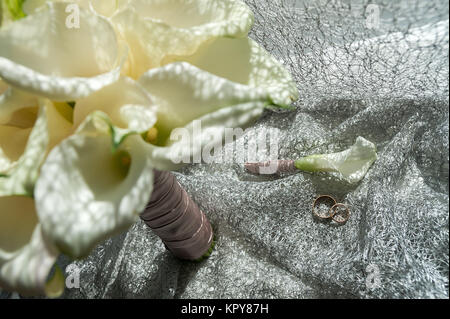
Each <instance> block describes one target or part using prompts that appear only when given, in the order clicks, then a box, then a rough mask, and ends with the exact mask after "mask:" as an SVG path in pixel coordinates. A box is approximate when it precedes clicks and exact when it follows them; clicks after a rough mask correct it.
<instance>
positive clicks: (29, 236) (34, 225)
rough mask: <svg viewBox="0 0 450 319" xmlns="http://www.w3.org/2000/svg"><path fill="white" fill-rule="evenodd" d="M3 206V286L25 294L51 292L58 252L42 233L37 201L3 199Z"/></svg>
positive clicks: (0, 267)
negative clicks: (48, 286) (49, 285)
mask: <svg viewBox="0 0 450 319" xmlns="http://www.w3.org/2000/svg"><path fill="white" fill-rule="evenodd" d="M0 207H1V208H2V210H1V212H0V287H1V288H3V289H7V290H10V291H17V292H19V293H21V294H24V295H36V294H40V295H44V294H46V293H50V291H48V290H47V289H46V279H47V276H48V274H49V272H50V270H51V267H52V266H53V264H54V263H55V260H56V257H57V256H58V251H57V250H56V248H55V247H54V246H53V245H52V244H51V243H50V242H49V241H48V240H47V238H46V237H45V235H44V234H43V233H42V231H41V227H40V225H39V224H38V219H37V216H36V211H35V207H34V201H33V199H31V198H29V197H22V196H11V197H0ZM62 284H63V283H62V282H61V283H59V287H60V288H63V287H62Z"/></svg>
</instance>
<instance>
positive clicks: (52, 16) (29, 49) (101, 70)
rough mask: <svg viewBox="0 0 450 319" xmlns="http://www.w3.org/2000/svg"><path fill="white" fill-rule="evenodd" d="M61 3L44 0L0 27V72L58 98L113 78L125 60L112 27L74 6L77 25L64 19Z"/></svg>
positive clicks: (67, 98)
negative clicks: (77, 16)
mask: <svg viewBox="0 0 450 319" xmlns="http://www.w3.org/2000/svg"><path fill="white" fill-rule="evenodd" d="M66 6H67V4H64V3H51V2H48V3H46V5H45V6H44V7H43V8H42V9H41V10H37V11H36V12H35V13H34V14H32V15H30V16H28V17H26V18H23V19H21V20H18V21H16V22H14V23H11V24H9V25H7V26H6V27H3V28H1V29H0V77H2V78H3V80H4V81H6V82H7V83H9V84H10V85H13V86H15V87H17V88H20V89H22V90H25V91H27V92H29V93H35V94H38V95H43V96H46V97H47V98H50V99H53V100H58V101H72V100H74V99H77V98H80V97H84V96H87V95H89V94H91V93H92V92H94V91H97V90H99V89H100V88H102V87H104V86H106V85H108V84H111V83H113V82H115V81H116V80H117V79H118V78H119V75H120V70H121V66H122V63H123V62H124V61H125V51H126V50H125V49H124V48H119V47H118V44H117V39H116V35H115V32H114V29H113V28H112V27H111V25H110V23H108V21H107V20H106V19H104V18H102V17H100V16H98V15H93V14H90V13H89V12H88V11H86V10H84V9H80V15H79V17H80V21H79V28H76V27H74V28H69V27H67V26H66V25H65V24H66V19H67V13H66V11H65V9H66Z"/></svg>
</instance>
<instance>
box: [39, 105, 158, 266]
mask: <svg viewBox="0 0 450 319" xmlns="http://www.w3.org/2000/svg"><path fill="white" fill-rule="evenodd" d="M105 117H106V115H105V114H103V115H102V116H99V115H98V112H97V113H93V114H92V115H90V116H89V117H88V118H87V119H86V122H85V123H83V124H82V125H81V126H80V129H79V131H78V132H77V133H76V134H74V135H72V136H70V137H69V138H67V139H66V140H64V141H63V142H61V143H60V144H59V145H58V146H56V147H55V148H54V149H53V150H52V151H51V152H50V154H49V156H48V158H47V159H46V161H45V163H44V165H43V166H42V168H41V174H40V176H39V179H38V182H37V184H36V188H35V198H36V206H37V211H38V216H39V220H40V221H41V223H42V227H43V230H44V232H45V233H46V234H47V235H48V236H49V237H50V238H51V239H52V240H53V241H54V242H55V243H56V245H57V247H58V248H59V249H61V251H62V252H64V253H65V254H68V255H69V256H72V257H76V258H79V257H83V256H86V255H87V254H89V252H90V250H91V249H92V248H93V247H94V246H95V245H96V244H98V243H99V242H100V241H102V240H104V239H106V238H107V237H109V236H111V235H113V234H116V233H118V232H120V231H123V230H125V229H126V228H127V227H129V226H130V225H131V224H132V223H134V222H135V221H136V220H137V219H138V214H139V213H140V212H141V211H142V210H143V209H144V207H145V205H146V204H147V202H148V200H149V199H150V194H151V191H152V187H153V170H152V167H151V165H150V164H151V163H150V160H149V159H148V158H147V157H146V156H145V152H144V150H143V149H142V148H140V147H138V145H139V143H138V142H139V141H140V140H141V139H142V138H141V136H140V135H131V136H128V137H127V138H126V139H124V140H123V141H122V143H121V144H120V145H119V146H118V149H117V150H116V152H112V146H113V145H112V137H111V134H112V132H111V131H110V129H109V128H110V124H109V123H105V122H104V121H103V119H104V118H105ZM102 122H103V124H102ZM122 151H126V152H128V153H129V155H130V157H131V166H130V167H129V170H128V172H124V171H123V168H122V167H121V166H120V165H119V160H120V158H119V157H118V155H119V154H121V153H120V152H122Z"/></svg>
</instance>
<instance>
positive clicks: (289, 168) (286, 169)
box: [244, 160, 297, 174]
mask: <svg viewBox="0 0 450 319" xmlns="http://www.w3.org/2000/svg"><path fill="white" fill-rule="evenodd" d="M270 165H276V171H275V172H271V173H270V174H279V173H293V172H295V171H297V168H296V167H295V161H293V160H277V161H266V162H256V163H245V164H244V166H245V168H246V169H247V170H248V171H249V172H250V173H253V174H267V173H264V171H263V170H262V169H261V168H263V167H269V166H270Z"/></svg>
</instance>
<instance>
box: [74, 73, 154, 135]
mask: <svg viewBox="0 0 450 319" xmlns="http://www.w3.org/2000/svg"><path fill="white" fill-rule="evenodd" d="M93 111H103V112H104V113H106V114H107V115H108V116H109V118H110V119H111V121H112V123H113V125H115V126H118V127H121V128H126V129H129V130H133V131H136V132H143V131H146V130H148V129H149V128H151V127H152V126H153V125H154V124H155V122H156V110H155V107H154V106H153V103H152V100H151V98H150V95H149V94H148V93H147V91H146V90H145V89H144V88H142V87H141V85H140V84H139V83H137V82H136V81H134V80H132V79H130V78H125V77H122V78H120V79H119V80H118V81H117V82H115V83H113V84H111V85H109V86H106V87H104V88H103V89H101V90H99V91H98V92H95V93H93V94H91V95H90V96H88V97H86V98H83V99H80V100H77V104H76V107H75V110H74V125H75V126H78V125H79V124H80V123H82V122H83V121H84V119H85V118H86V117H87V115H88V114H90V113H91V112H93Z"/></svg>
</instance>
